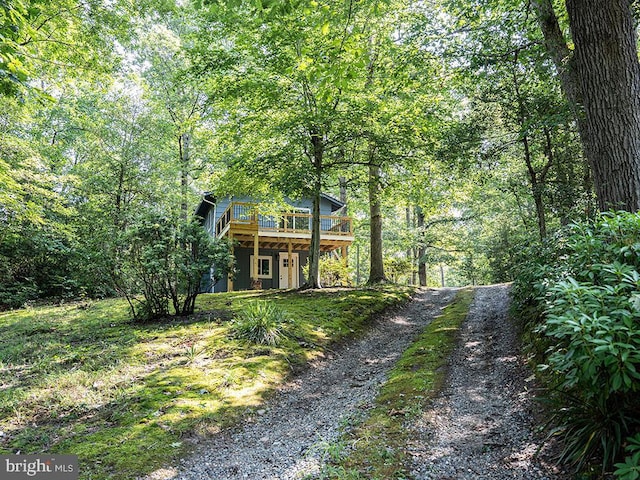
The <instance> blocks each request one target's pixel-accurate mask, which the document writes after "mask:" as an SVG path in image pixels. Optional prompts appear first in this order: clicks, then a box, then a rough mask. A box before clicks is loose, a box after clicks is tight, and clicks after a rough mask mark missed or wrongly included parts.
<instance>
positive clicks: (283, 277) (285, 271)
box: [278, 252, 300, 288]
mask: <svg viewBox="0 0 640 480" xmlns="http://www.w3.org/2000/svg"><path fill="white" fill-rule="evenodd" d="M278 271H279V275H280V282H279V288H298V287H299V286H300V273H299V271H298V254H297V253H292V254H291V285H289V254H288V253H287V252H280V268H279V269H278Z"/></svg>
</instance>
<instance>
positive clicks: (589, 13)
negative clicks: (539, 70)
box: [532, 0, 640, 211]
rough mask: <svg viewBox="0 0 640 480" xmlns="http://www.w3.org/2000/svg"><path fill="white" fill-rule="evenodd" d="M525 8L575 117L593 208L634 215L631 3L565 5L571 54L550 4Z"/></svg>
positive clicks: (543, 1)
mask: <svg viewBox="0 0 640 480" xmlns="http://www.w3.org/2000/svg"><path fill="white" fill-rule="evenodd" d="M532 3H533V5H534V7H535V8H536V10H537V13H538V18H539V24H540V27H541V29H542V32H543V34H544V38H545V45H546V47H547V49H548V51H549V54H550V56H551V57H552V59H553V61H554V63H555V65H556V68H557V70H558V72H559V78H560V80H561V82H562V86H563V90H564V92H565V94H566V96H567V98H568V99H569V101H570V102H571V103H572V104H573V105H574V109H575V110H576V113H577V121H578V126H579V132H580V137H581V140H582V145H583V148H584V152H585V155H586V157H587V159H588V161H589V164H590V165H591V169H592V172H593V178H594V183H595V190H596V194H597V197H598V205H599V207H600V209H601V210H608V209H624V210H628V211H637V210H639V209H640V63H639V62H638V49H637V33H636V21H635V15H634V10H633V2H630V1H628V0H611V1H607V2H590V1H587V0H567V1H566V8H567V13H568V17H569V25H570V29H571V37H572V40H573V43H574V45H575V48H574V50H573V51H572V50H570V49H569V47H568V46H567V42H566V39H565V37H564V34H563V31H562V28H561V26H560V22H559V20H558V16H557V14H556V12H555V11H554V7H553V3H552V2H551V0H534V1H533V2H532Z"/></svg>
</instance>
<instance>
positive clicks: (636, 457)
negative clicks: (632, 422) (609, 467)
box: [615, 434, 640, 480]
mask: <svg viewBox="0 0 640 480" xmlns="http://www.w3.org/2000/svg"><path fill="white" fill-rule="evenodd" d="M625 450H626V452H627V453H628V455H627V457H626V458H625V462H624V463H616V467H617V470H616V471H615V474H616V476H617V477H618V478H619V479H620V480H637V479H638V478H640V434H638V435H635V436H634V437H631V438H629V445H627V447H626V449H625Z"/></svg>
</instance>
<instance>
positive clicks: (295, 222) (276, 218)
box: [216, 202, 353, 237]
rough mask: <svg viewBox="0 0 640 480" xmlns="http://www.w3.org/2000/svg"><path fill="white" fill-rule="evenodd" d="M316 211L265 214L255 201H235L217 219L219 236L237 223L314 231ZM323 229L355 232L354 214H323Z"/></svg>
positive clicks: (331, 232)
mask: <svg viewBox="0 0 640 480" xmlns="http://www.w3.org/2000/svg"><path fill="white" fill-rule="evenodd" d="M311 221H312V215H311V214H308V213H297V212H282V213H279V214H276V215H269V214H261V213H259V212H258V209H257V206H256V205H255V204H251V203H240V202H232V203H231V204H230V205H229V207H228V208H227V209H226V210H225V211H224V212H223V214H222V215H221V216H220V218H219V219H218V222H217V223H216V236H218V237H219V236H221V235H223V234H225V233H226V229H227V227H231V226H233V225H238V226H240V225H245V226H256V227H257V229H258V230H261V231H272V232H288V233H301V234H308V233H310V232H311ZM320 233H321V234H327V235H343V236H353V223H352V219H351V217H345V216H338V215H320Z"/></svg>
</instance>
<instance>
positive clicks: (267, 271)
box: [250, 255, 272, 278]
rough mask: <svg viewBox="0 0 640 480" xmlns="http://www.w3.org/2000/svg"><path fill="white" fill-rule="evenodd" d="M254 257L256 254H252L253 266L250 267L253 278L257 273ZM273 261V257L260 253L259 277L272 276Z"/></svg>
mask: <svg viewBox="0 0 640 480" xmlns="http://www.w3.org/2000/svg"><path fill="white" fill-rule="evenodd" d="M253 259H254V256H253V255H251V260H250V261H251V268H250V271H251V272H250V274H251V278H254V277H255V275H254V274H253ZM271 261H272V258H271V257H267V256H262V255H258V277H257V278H271V271H272V269H271Z"/></svg>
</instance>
